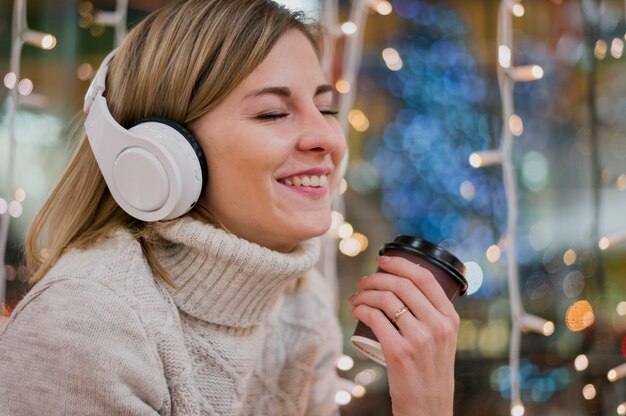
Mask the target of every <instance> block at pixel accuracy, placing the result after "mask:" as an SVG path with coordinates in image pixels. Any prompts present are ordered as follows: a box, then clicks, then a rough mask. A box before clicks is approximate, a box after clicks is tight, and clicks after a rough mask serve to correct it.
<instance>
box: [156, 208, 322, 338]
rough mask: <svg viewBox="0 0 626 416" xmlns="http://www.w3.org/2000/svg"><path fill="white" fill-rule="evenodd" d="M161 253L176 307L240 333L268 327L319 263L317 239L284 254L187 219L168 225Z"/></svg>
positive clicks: (159, 256) (164, 228) (158, 256)
mask: <svg viewBox="0 0 626 416" xmlns="http://www.w3.org/2000/svg"><path fill="white" fill-rule="evenodd" d="M159 234H160V235H161V237H162V238H163V239H164V240H165V244H164V245H163V246H162V247H161V248H159V249H158V250H157V252H156V255H157V258H158V259H159V262H160V263H161V265H162V266H163V267H164V268H165V270H166V271H167V272H168V274H169V276H170V278H171V279H172V281H173V282H174V284H175V285H176V288H169V287H168V290H169V291H170V293H171V295H172V297H173V298H174V302H175V303H176V305H177V306H178V308H179V309H181V310H182V311H184V312H185V313H187V314H189V315H191V316H193V317H195V318H197V319H201V320H203V321H207V322H210V323H214V324H218V325H226V326H230V327H235V328H247V327H250V326H252V325H256V324H258V323H260V322H262V321H263V320H264V319H265V318H266V317H267V315H268V314H269V313H270V311H271V310H272V308H273V307H274V305H275V304H276V302H277V300H278V297H279V296H280V295H281V293H282V292H283V290H284V289H285V287H286V286H287V285H288V284H289V282H290V281H293V280H294V279H296V278H298V277H300V276H302V275H303V274H304V273H305V272H306V271H307V270H309V269H311V268H312V267H313V266H314V265H315V262H316V261H317V259H318V256H319V252H320V247H319V241H318V240H317V239H313V240H309V241H306V242H304V243H302V244H301V245H300V246H298V247H297V248H296V249H295V250H293V251H292V252H290V253H280V252H277V251H273V250H270V249H268V248H265V247H261V246H259V245H257V244H255V243H252V242H250V241H247V240H244V239H241V238H239V237H236V236H235V235H233V234H230V233H227V232H226V231H224V230H221V229H217V228H215V227H213V226H211V225H209V224H205V223H203V222H200V221H197V220H194V219H192V218H191V217H183V218H180V219H179V220H178V221H176V222H175V223H174V224H171V225H166V226H163V227H162V228H161V229H160V230H159Z"/></svg>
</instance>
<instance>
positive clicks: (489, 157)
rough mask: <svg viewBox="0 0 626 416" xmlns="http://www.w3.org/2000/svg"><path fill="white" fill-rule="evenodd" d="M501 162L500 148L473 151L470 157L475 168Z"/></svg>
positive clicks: (470, 162)
mask: <svg viewBox="0 0 626 416" xmlns="http://www.w3.org/2000/svg"><path fill="white" fill-rule="evenodd" d="M500 163H502V154H501V153H500V151H498V150H484V151H480V152H473V153H472V154H471V155H470V157H469V164H470V165H471V166H472V167H474V168H483V167H485V166H492V165H498V164H500Z"/></svg>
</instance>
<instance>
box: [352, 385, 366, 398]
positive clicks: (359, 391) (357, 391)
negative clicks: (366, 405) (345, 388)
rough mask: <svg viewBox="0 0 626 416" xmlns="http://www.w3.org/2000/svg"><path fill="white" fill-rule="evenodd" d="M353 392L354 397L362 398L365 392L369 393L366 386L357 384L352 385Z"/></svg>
mask: <svg viewBox="0 0 626 416" xmlns="http://www.w3.org/2000/svg"><path fill="white" fill-rule="evenodd" d="M351 393H352V397H355V398H357V399H360V398H361V397H363V396H365V393H367V390H366V389H365V387H363V386H359V385H358V384H357V385H356V386H354V387H352V391H351Z"/></svg>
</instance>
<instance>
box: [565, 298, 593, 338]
mask: <svg viewBox="0 0 626 416" xmlns="http://www.w3.org/2000/svg"><path fill="white" fill-rule="evenodd" d="M594 321H595V316H594V313H593V308H592V307H591V304H590V303H589V302H588V301H586V300H579V301H578V302H575V303H573V304H572V305H570V307H569V308H567V312H566V313H565V324H566V325H567V328H568V329H569V330H570V331H572V332H578V331H582V330H584V329H586V328H588V327H589V326H591V325H592V324H593V322H594Z"/></svg>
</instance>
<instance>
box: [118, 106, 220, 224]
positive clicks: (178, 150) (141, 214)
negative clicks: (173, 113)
mask: <svg viewBox="0 0 626 416" xmlns="http://www.w3.org/2000/svg"><path fill="white" fill-rule="evenodd" d="M126 131H127V132H128V133H129V134H131V135H132V136H134V137H136V139H138V140H139V141H140V143H143V144H141V145H139V146H137V145H135V146H132V147H128V148H126V149H124V150H122V151H121V152H120V153H119V155H118V156H117V158H116V159H115V162H114V165H113V169H112V170H113V174H112V177H113V182H114V183H113V185H114V186H115V191H116V193H117V194H118V195H119V197H120V198H117V197H116V201H117V203H118V204H119V205H120V206H121V207H122V209H124V210H125V211H126V212H128V213H129V214H130V215H132V216H133V217H135V218H138V219H140V220H143V221H158V220H169V219H174V218H177V217H180V216H181V215H184V214H185V213H187V212H188V211H189V210H190V209H191V208H193V206H194V205H195V204H196V202H198V199H199V198H200V195H201V194H202V191H203V190H204V188H205V186H206V183H207V177H208V172H207V166H206V159H205V157H204V153H203V152H202V148H201V147H200V144H199V143H198V141H197V140H196V138H195V137H194V136H193V134H192V133H191V132H190V131H189V130H188V129H187V128H186V127H184V126H183V125H181V124H179V123H176V122H174V121H173V120H169V119H166V118H161V117H150V118H145V119H141V120H137V121H136V122H135V123H133V124H132V127H130V128H129V129H128V130H126ZM157 149H158V151H157ZM155 151H157V152H156V153H155ZM107 184H108V185H109V187H110V186H111V184H109V182H108V181H107Z"/></svg>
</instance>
